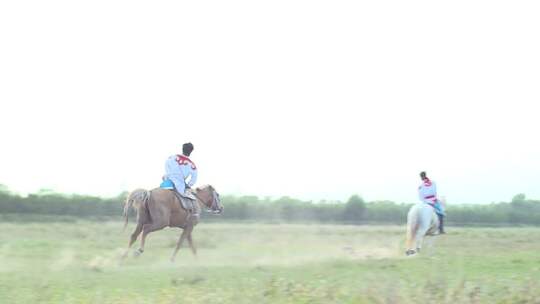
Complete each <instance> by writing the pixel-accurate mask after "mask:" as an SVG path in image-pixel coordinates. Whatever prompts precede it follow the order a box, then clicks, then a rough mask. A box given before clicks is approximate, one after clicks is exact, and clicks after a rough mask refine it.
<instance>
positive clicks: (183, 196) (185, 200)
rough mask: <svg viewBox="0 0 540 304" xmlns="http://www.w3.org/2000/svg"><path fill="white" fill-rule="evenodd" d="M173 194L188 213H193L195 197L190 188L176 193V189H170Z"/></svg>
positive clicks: (195, 202)
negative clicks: (184, 191)
mask: <svg viewBox="0 0 540 304" xmlns="http://www.w3.org/2000/svg"><path fill="white" fill-rule="evenodd" d="M172 191H173V192H174V195H176V197H177V198H178V200H179V201H180V205H181V206H182V208H184V209H185V210H186V211H188V212H189V213H193V212H194V211H195V208H196V204H197V198H196V197H195V195H194V194H193V191H192V190H191V189H186V193H178V192H177V191H176V190H172Z"/></svg>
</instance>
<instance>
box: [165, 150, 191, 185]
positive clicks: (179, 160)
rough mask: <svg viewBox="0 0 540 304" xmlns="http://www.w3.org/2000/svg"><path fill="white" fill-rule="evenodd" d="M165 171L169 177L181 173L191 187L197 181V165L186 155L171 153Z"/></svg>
mask: <svg viewBox="0 0 540 304" xmlns="http://www.w3.org/2000/svg"><path fill="white" fill-rule="evenodd" d="M165 172H166V175H167V176H168V177H169V176H170V177H173V176H178V175H181V176H182V178H183V180H184V181H186V180H187V179H188V178H189V182H186V183H187V184H188V186H189V187H193V185H195V183H196V182H197V166H195V163H194V162H193V161H192V160H191V159H189V157H187V156H185V155H171V156H170V157H169V158H168V159H167V162H166V164H165Z"/></svg>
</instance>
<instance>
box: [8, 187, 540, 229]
mask: <svg viewBox="0 0 540 304" xmlns="http://www.w3.org/2000/svg"><path fill="white" fill-rule="evenodd" d="M126 196H127V192H124V193H121V194H120V195H118V196H117V197H113V198H100V197H95V196H86V195H65V194H61V193H55V192H52V191H46V190H43V191H40V192H38V193H34V194H30V195H28V196H21V195H18V194H16V193H12V192H10V191H9V189H8V188H7V187H5V186H2V185H0V214H2V215H9V214H31V215H33V216H34V218H39V215H43V216H44V218H45V217H46V216H51V215H67V216H75V217H82V218H88V217H120V215H121V213H122V209H123V205H124V200H125V198H126ZM222 203H223V205H224V206H225V212H224V213H223V214H222V215H220V216H209V215H205V214H203V217H205V218H206V219H208V220H218V221H257V222H317V223H343V224H370V223H373V224H385V223H387V224H402V223H404V222H405V221H406V217H407V212H408V210H409V208H410V206H411V205H412V204H407V203H395V202H391V201H373V202H365V201H364V200H363V199H362V198H361V197H360V196H358V195H353V196H351V197H350V198H349V199H348V200H347V201H346V202H340V201H331V202H328V201H320V202H312V201H303V200H299V199H295V198H290V197H282V198H278V199H271V198H259V197H257V196H232V195H228V196H222ZM447 213H448V217H447V221H448V222H449V223H453V224H458V225H540V200H530V199H527V198H526V197H525V195H523V194H518V195H516V196H515V197H514V198H513V199H512V200H511V201H510V202H500V203H492V204H488V205H450V206H448V208H447Z"/></svg>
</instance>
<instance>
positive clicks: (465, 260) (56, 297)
mask: <svg viewBox="0 0 540 304" xmlns="http://www.w3.org/2000/svg"><path fill="white" fill-rule="evenodd" d="M131 229H133V223H132V224H131V225H130V226H129V228H128V230H129V231H128V230H126V231H125V232H122V223H120V222H105V223H99V222H92V221H76V222H56V223H35V222H34V223H29V222H27V223H14V222H10V223H6V222H4V223H0V303H100V304H101V303H540V229H539V228H452V227H450V228H449V231H450V233H449V234H448V235H445V236H443V237H439V238H432V239H431V242H432V243H433V244H432V245H431V246H429V244H426V246H425V248H424V250H423V252H422V254H421V255H419V256H416V257H412V258H406V257H404V255H403V252H404V250H405V248H403V246H404V230H405V228H404V227H398V226H387V227H381V226H330V225H324V226H320V225H262V224H259V225H257V224H216V223H212V224H208V223H204V222H203V223H201V224H199V226H197V228H196V229H195V232H194V239H195V242H196V244H197V246H198V249H199V256H198V258H194V257H193V255H192V254H191V252H190V251H189V249H188V248H182V249H181V250H180V252H179V255H178V258H177V262H176V263H175V264H171V263H170V262H169V260H168V258H169V256H170V254H171V252H172V250H173V246H174V245H175V242H176V239H177V237H178V236H179V233H180V230H176V229H167V230H163V231H158V232H155V233H152V234H150V236H149V238H148V241H147V246H146V251H145V253H144V254H143V255H142V256H141V257H139V258H133V257H131V256H130V257H129V258H128V259H127V260H126V261H125V262H123V263H120V261H119V255H120V254H121V253H122V252H123V249H124V246H125V245H126V243H127V240H128V237H129V233H130V232H131ZM428 242H429V241H428ZM134 248H136V247H134Z"/></svg>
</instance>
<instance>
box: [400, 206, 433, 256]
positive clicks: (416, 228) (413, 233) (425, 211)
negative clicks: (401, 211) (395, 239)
mask: <svg viewBox="0 0 540 304" xmlns="http://www.w3.org/2000/svg"><path fill="white" fill-rule="evenodd" d="M438 231H439V218H438V217H437V214H436V213H435V209H434V208H433V207H431V206H430V205H428V204H426V203H423V202H421V203H417V204H415V205H413V206H412V207H411V209H409V213H408V214H407V252H406V254H407V255H413V254H416V253H418V252H419V251H420V248H422V243H423V241H424V236H426V235H429V236H431V235H437V234H438Z"/></svg>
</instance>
